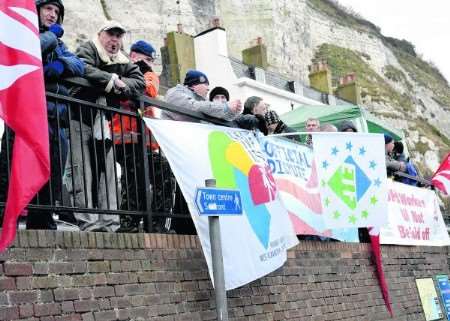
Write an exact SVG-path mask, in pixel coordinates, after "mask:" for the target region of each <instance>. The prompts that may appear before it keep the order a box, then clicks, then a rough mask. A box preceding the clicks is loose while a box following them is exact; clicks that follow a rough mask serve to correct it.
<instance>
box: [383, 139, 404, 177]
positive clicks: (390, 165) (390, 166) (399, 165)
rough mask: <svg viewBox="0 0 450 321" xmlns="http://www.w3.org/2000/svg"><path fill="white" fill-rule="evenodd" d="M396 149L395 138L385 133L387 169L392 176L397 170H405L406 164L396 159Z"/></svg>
mask: <svg viewBox="0 0 450 321" xmlns="http://www.w3.org/2000/svg"><path fill="white" fill-rule="evenodd" d="M393 149H394V139H393V138H392V136H391V135H389V134H384V150H385V153H386V170H387V175H388V176H392V175H393V174H394V173H395V172H405V171H406V164H405V163H404V162H400V161H396V160H395V159H394V158H393V155H392V150H393Z"/></svg>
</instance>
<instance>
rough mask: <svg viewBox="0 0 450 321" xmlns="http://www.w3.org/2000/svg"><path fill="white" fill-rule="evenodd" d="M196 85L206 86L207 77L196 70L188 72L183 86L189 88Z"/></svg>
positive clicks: (207, 82)
mask: <svg viewBox="0 0 450 321" xmlns="http://www.w3.org/2000/svg"><path fill="white" fill-rule="evenodd" d="M198 84H208V85H209V81H208V77H206V75H205V74H204V73H202V72H201V71H198V70H193V69H191V70H188V72H187V73H186V77H185V78H184V85H185V86H188V87H191V86H195V85H198Z"/></svg>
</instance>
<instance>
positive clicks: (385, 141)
mask: <svg viewBox="0 0 450 321" xmlns="http://www.w3.org/2000/svg"><path fill="white" fill-rule="evenodd" d="M393 140H394V138H392V136H391V135H388V134H384V144H385V145H387V144H389V143H390V142H392V141H393Z"/></svg>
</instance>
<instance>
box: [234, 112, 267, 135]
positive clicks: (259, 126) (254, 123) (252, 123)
mask: <svg viewBox="0 0 450 321" xmlns="http://www.w3.org/2000/svg"><path fill="white" fill-rule="evenodd" d="M232 124H233V126H235V127H239V128H243V129H248V130H259V131H260V132H261V133H263V134H264V135H266V136H267V134H268V133H269V131H268V128H267V124H266V121H265V120H264V116H262V115H253V114H241V115H239V116H238V117H237V118H236V119H235V120H234V121H233V123H232Z"/></svg>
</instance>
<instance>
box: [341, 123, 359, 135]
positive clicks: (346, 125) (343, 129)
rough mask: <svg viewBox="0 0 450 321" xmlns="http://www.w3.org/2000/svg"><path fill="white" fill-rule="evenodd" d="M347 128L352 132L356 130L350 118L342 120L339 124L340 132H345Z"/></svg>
mask: <svg viewBox="0 0 450 321" xmlns="http://www.w3.org/2000/svg"><path fill="white" fill-rule="evenodd" d="M349 129H351V130H352V131H353V132H354V133H356V132H358V130H357V129H356V126H355V125H354V124H353V122H352V121H350V120H344V121H342V122H341V123H340V124H339V131H340V132H345V131H347V130H349Z"/></svg>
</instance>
